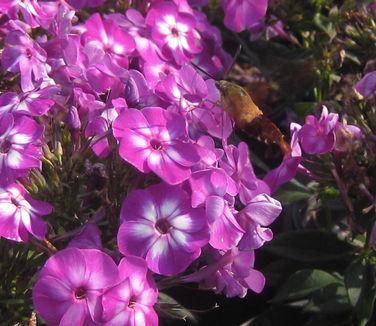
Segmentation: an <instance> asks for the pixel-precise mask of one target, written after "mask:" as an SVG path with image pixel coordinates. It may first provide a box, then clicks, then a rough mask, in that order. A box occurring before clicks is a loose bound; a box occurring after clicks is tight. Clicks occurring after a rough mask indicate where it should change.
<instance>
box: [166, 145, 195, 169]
mask: <svg viewBox="0 0 376 326" xmlns="http://www.w3.org/2000/svg"><path fill="white" fill-rule="evenodd" d="M165 152H166V154H167V155H168V156H169V157H170V158H171V159H172V160H174V161H175V162H176V163H179V164H180V165H183V166H187V167H190V166H192V165H194V164H196V163H197V162H198V161H199V160H200V157H199V156H198V154H197V150H196V148H195V146H194V145H193V144H187V143H182V142H174V143H172V144H171V145H169V146H166V149H165Z"/></svg>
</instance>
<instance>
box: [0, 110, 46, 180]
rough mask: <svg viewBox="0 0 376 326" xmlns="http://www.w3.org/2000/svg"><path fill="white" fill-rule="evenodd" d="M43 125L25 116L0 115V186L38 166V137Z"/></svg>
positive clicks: (40, 154) (39, 164)
mask: <svg viewBox="0 0 376 326" xmlns="http://www.w3.org/2000/svg"><path fill="white" fill-rule="evenodd" d="M43 130H44V127H43V126H40V125H38V124H37V123H36V122H35V121H34V120H33V119H31V118H29V117H26V116H23V115H21V116H18V117H14V116H13V115H12V114H11V113H6V114H3V115H0V173H1V178H0V186H6V185H8V184H10V183H11V182H14V181H15V179H16V178H17V177H19V176H22V175H25V174H26V173H27V170H28V169H31V168H40V166H41V162H40V160H39V159H40V157H41V156H42V152H41V148H40V147H41V144H40V137H41V135H42V133H43Z"/></svg>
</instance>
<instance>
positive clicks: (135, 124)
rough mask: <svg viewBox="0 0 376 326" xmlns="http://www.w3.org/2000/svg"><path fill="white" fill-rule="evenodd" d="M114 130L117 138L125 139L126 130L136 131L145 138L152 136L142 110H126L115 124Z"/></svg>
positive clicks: (113, 125)
mask: <svg viewBox="0 0 376 326" xmlns="http://www.w3.org/2000/svg"><path fill="white" fill-rule="evenodd" d="M112 129H113V133H114V136H115V138H117V139H120V138H121V137H123V134H122V133H123V131H124V129H134V130H137V132H138V133H140V134H142V135H144V136H150V131H149V123H148V121H147V120H146V118H145V116H144V115H143V114H142V112H141V111H140V110H136V109H126V110H125V111H124V112H123V113H121V114H120V115H119V116H118V117H117V118H116V119H115V121H114V122H113V124H112Z"/></svg>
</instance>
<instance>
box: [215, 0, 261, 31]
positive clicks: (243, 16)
mask: <svg viewBox="0 0 376 326" xmlns="http://www.w3.org/2000/svg"><path fill="white" fill-rule="evenodd" d="M222 7H223V10H224V12H225V19H224V24H225V26H226V27H227V28H228V29H231V30H232V31H234V32H237V33H240V32H241V31H244V30H245V29H247V28H249V27H251V26H252V25H253V24H254V23H256V22H257V21H259V20H260V19H261V18H262V17H264V16H265V14H266V9H267V8H268V0H222Z"/></svg>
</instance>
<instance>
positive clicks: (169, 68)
mask: <svg viewBox="0 0 376 326" xmlns="http://www.w3.org/2000/svg"><path fill="white" fill-rule="evenodd" d="M142 71H143V73H144V75H145V79H146V82H147V84H148V85H149V87H151V88H152V89H155V88H156V86H157V85H158V84H160V82H161V81H164V80H166V77H167V75H170V74H172V75H178V74H179V72H178V70H177V69H176V68H175V67H174V66H173V65H172V64H171V63H168V62H166V61H163V60H161V59H156V60H146V61H144V62H143V63H142ZM159 87H161V86H159ZM162 93H163V92H162ZM174 99H175V98H174Z"/></svg>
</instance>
